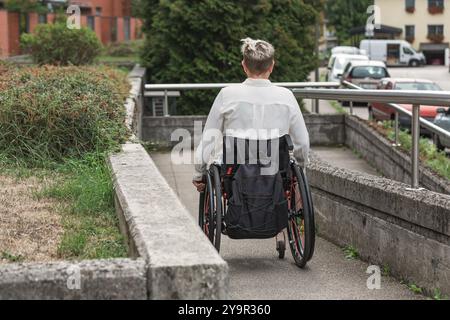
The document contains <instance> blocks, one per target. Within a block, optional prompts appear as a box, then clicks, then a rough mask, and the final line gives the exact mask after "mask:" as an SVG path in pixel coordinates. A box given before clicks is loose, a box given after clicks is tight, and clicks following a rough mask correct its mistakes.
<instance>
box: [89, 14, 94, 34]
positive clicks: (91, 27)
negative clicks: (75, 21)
mask: <svg viewBox="0 0 450 320" xmlns="http://www.w3.org/2000/svg"><path fill="white" fill-rule="evenodd" d="M87 25H88V28H89V29H91V30H92V31H95V17H94V16H88V17H87Z"/></svg>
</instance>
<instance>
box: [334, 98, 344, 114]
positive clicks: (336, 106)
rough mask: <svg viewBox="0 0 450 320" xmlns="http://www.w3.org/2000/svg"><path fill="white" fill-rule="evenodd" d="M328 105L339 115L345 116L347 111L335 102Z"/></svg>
mask: <svg viewBox="0 0 450 320" xmlns="http://www.w3.org/2000/svg"><path fill="white" fill-rule="evenodd" d="M330 105H331V106H332V107H333V108H334V110H336V112H337V113H339V114H346V113H347V111H345V109H344V108H343V107H342V105H341V104H340V103H339V102H337V101H330Z"/></svg>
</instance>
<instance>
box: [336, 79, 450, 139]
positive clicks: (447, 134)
mask: <svg viewBox="0 0 450 320" xmlns="http://www.w3.org/2000/svg"><path fill="white" fill-rule="evenodd" d="M342 84H343V85H344V86H346V87H348V88H352V89H357V90H364V88H361V87H358V86H357V85H355V84H353V83H351V82H348V81H342ZM410 103H411V102H409V103H408V104H410ZM387 105H388V106H390V107H392V108H393V109H394V110H395V111H396V112H398V113H401V114H404V115H406V116H408V117H410V118H412V116H413V114H412V112H411V111H409V110H407V109H405V108H403V107H402V106H399V105H398V104H395V103H387ZM397 120H398V119H397ZM419 120H420V124H421V125H422V126H423V127H424V128H427V129H428V130H430V131H431V132H433V133H436V134H440V135H443V136H445V137H446V138H449V139H450V132H448V131H447V130H444V129H442V128H441V127H438V126H437V125H435V124H434V123H432V122H430V121H428V120H427V119H424V118H422V117H420V119H419Z"/></svg>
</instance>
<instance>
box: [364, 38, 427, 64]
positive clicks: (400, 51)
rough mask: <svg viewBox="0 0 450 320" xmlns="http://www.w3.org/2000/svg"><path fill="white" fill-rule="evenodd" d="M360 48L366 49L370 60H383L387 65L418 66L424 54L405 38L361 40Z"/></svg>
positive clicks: (423, 59)
mask: <svg viewBox="0 0 450 320" xmlns="http://www.w3.org/2000/svg"><path fill="white" fill-rule="evenodd" d="M360 49H362V50H366V51H367V53H368V55H369V58H370V59H371V60H376V61H383V62H384V63H386V65H388V66H411V67H419V66H421V65H424V64H425V63H426V59H425V56H424V55H423V53H421V52H417V51H416V50H414V48H413V47H412V46H411V44H410V43H409V42H407V41H405V40H362V41H361V45H360Z"/></svg>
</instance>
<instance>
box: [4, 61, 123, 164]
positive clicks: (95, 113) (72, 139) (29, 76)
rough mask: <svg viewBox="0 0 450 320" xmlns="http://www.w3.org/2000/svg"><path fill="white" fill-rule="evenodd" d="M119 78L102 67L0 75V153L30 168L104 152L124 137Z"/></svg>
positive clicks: (42, 69)
mask: <svg viewBox="0 0 450 320" xmlns="http://www.w3.org/2000/svg"><path fill="white" fill-rule="evenodd" d="M128 90H129V85H128V82H127V80H126V77H125V74H122V73H121V72H118V71H115V70H113V69H109V68H106V67H96V68H94V67H52V66H45V67H31V68H22V69H15V70H10V71H9V72H8V73H3V74H1V73H0V153H1V154H2V156H3V158H7V159H17V160H23V161H24V162H26V163H28V164H30V165H42V164H44V163H46V162H48V161H51V162H59V161H62V160H64V159H65V158H69V157H70V158H75V159H76V158H82V157H84V156H85V155H86V154H89V153H92V152H96V153H101V152H106V151H109V150H112V149H113V148H115V147H117V146H118V145H119V144H120V143H121V142H123V141H124V139H125V137H126V128H125V125H124V118H125V115H124V112H125V111H124V108H123V102H124V98H125V97H126V95H127V93H128Z"/></svg>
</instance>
